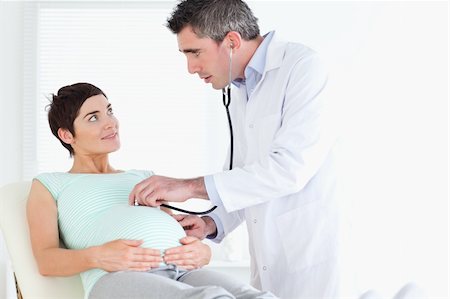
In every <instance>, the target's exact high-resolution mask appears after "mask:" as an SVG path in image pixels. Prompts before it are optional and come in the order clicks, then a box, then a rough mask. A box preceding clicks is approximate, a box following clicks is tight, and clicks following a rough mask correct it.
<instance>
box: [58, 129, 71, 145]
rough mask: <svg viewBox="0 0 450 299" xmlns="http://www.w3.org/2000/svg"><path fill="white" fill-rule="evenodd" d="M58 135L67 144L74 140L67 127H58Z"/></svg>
mask: <svg viewBox="0 0 450 299" xmlns="http://www.w3.org/2000/svg"><path fill="white" fill-rule="evenodd" d="M58 137H59V138H60V139H61V140H62V141H64V142H65V143H67V144H72V143H73V141H74V138H73V135H72V133H71V132H70V131H69V130H67V129H62V128H59V129H58Z"/></svg>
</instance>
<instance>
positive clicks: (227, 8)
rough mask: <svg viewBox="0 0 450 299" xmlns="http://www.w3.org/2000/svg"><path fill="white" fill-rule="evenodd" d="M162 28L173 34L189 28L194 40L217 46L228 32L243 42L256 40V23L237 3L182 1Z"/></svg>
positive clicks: (241, 3)
mask: <svg viewBox="0 0 450 299" xmlns="http://www.w3.org/2000/svg"><path fill="white" fill-rule="evenodd" d="M166 26H167V28H169V29H170V30H171V31H172V32H173V33H175V34H178V33H180V31H181V30H183V29H184V28H185V27H186V26H191V27H192V29H193V30H194V32H195V33H196V34H197V36H198V37H200V38H203V37H209V38H211V39H213V40H215V41H218V42H220V41H223V39H224V38H225V36H226V35H227V33H228V32H230V31H236V32H238V33H239V34H240V35H241V37H242V38H243V39H244V40H252V39H254V38H256V37H258V36H259V27H258V19H257V18H256V17H255V16H254V15H253V12H252V11H251V9H250V8H249V7H248V5H247V4H246V3H245V2H244V1H241V0H182V1H180V2H179V3H178V5H177V6H176V7H175V9H174V11H173V12H172V15H171V16H170V17H169V18H168V19H167V25H166Z"/></svg>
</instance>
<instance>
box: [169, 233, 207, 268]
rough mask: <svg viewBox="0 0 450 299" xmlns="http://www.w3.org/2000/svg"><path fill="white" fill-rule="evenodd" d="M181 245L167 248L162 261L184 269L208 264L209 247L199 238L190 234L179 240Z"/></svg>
mask: <svg viewBox="0 0 450 299" xmlns="http://www.w3.org/2000/svg"><path fill="white" fill-rule="evenodd" d="M180 242H181V244H183V245H182V246H178V247H173V248H169V249H167V250H166V251H165V254H164V262H166V264H175V265H177V266H179V267H181V268H184V269H186V270H192V269H197V268H200V267H203V266H204V265H207V264H209V261H210V260H211V248H209V246H208V245H206V244H204V243H202V242H201V241H200V240H199V239H197V238H195V237H191V236H187V237H184V238H183V239H181V240H180Z"/></svg>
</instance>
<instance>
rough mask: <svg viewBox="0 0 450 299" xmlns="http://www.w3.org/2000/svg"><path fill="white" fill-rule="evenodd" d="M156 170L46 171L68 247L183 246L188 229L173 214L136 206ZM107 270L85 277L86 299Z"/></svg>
mask: <svg viewBox="0 0 450 299" xmlns="http://www.w3.org/2000/svg"><path fill="white" fill-rule="evenodd" d="M152 174H153V173H152V172H150V171H141V170H130V171H126V172H120V173H113V174H87V173H82V174H73V173H63V172H55V173H43V174H40V175H38V176H37V177H36V179H37V180H39V181H40V182H41V183H42V184H43V185H44V186H45V187H46V188H47V189H48V190H49V192H50V193H51V194H52V196H53V198H54V199H55V201H56V204H57V207H58V226H59V232H60V238H61V239H62V241H63V242H64V244H65V245H66V247H67V248H70V249H83V248H87V247H91V246H97V245H101V244H104V243H106V242H109V241H113V240H117V239H130V240H133V239H134V240H143V241H144V243H143V244H142V245H141V247H146V248H154V249H159V250H161V251H162V252H164V250H165V249H167V248H170V247H176V246H180V243H179V240H180V239H181V238H183V237H184V236H185V232H184V230H183V228H182V227H181V226H180V225H179V223H178V222H177V221H176V220H175V219H173V218H172V217H171V216H169V215H168V214H167V213H165V212H163V211H161V210H159V209H157V208H151V207H146V206H130V205H129V204H128V195H129V194H130V192H131V190H132V189H133V187H134V186H135V185H136V184H137V183H139V182H140V181H142V180H143V179H145V178H147V177H149V176H151V175H152ZM105 274H107V272H105V271H103V270H101V269H91V270H88V271H86V272H83V273H81V279H82V282H83V287H84V290H85V296H86V297H87V296H88V295H89V292H90V291H91V289H92V287H93V286H94V284H95V283H96V282H97V281H98V279H100V278H101V277H102V276H103V275H105Z"/></svg>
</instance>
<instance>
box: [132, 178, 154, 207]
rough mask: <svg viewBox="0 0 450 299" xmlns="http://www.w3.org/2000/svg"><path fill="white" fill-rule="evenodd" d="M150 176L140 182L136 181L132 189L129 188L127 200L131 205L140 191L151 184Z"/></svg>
mask: <svg viewBox="0 0 450 299" xmlns="http://www.w3.org/2000/svg"><path fill="white" fill-rule="evenodd" d="M151 178H152V177H149V178H147V179H145V180H143V181H141V182H140V183H138V184H136V185H135V186H134V188H133V190H131V193H130V195H129V196H128V202H129V203H130V204H131V205H133V204H134V201H135V200H136V199H138V198H139V195H140V194H141V193H142V191H144V190H145V189H148V188H149V187H151V185H152V182H151Z"/></svg>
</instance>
